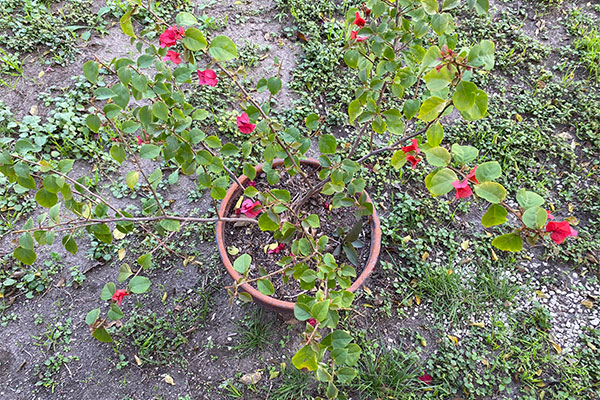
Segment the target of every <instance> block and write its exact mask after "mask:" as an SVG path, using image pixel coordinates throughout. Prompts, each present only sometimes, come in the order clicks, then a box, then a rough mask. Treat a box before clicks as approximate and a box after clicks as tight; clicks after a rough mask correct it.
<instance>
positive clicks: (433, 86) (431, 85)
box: [423, 67, 454, 92]
mask: <svg viewBox="0 0 600 400" xmlns="http://www.w3.org/2000/svg"><path fill="white" fill-rule="evenodd" d="M423 79H425V83H426V84H427V89H429V90H430V91H432V92H439V91H440V90H444V89H445V88H447V87H448V86H450V82H452V80H453V79H454V72H452V70H450V69H448V68H446V67H444V68H442V69H440V70H439V71H438V70H437V69H435V68H432V69H431V70H430V71H429V72H428V73H427V74H425V76H424V77H423Z"/></svg>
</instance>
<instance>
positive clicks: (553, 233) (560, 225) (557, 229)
mask: <svg viewBox="0 0 600 400" xmlns="http://www.w3.org/2000/svg"><path fill="white" fill-rule="evenodd" d="M546 232H550V239H552V240H553V241H554V243H556V244H561V243H562V242H564V241H565V239H566V238H568V237H569V236H573V237H575V236H577V231H576V230H575V229H573V228H571V226H570V225H569V222H568V221H560V222H548V224H547V225H546Z"/></svg>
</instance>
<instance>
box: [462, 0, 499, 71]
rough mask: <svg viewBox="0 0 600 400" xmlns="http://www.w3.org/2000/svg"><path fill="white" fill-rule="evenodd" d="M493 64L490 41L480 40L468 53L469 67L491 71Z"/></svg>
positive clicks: (492, 44) (492, 46)
mask: <svg viewBox="0 0 600 400" xmlns="http://www.w3.org/2000/svg"><path fill="white" fill-rule="evenodd" d="M469 1H470V0H469ZM494 62H495V60H494V42H492V41H490V40H482V41H481V42H480V43H479V44H476V45H475V46H473V47H472V48H471V50H470V51H469V58H468V64H469V65H470V66H473V67H483V68H484V69H487V70H491V69H492V68H494Z"/></svg>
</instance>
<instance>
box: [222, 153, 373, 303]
mask: <svg viewBox="0 0 600 400" xmlns="http://www.w3.org/2000/svg"><path fill="white" fill-rule="evenodd" d="M301 163H302V164H304V165H313V166H316V167H319V161H318V160H315V159H312V158H311V159H306V160H302V161H301ZM282 164H283V160H275V161H274V162H273V166H280V165H282ZM255 168H256V173H257V174H260V173H261V172H262V164H261V165H257V166H256V167H255ZM239 181H240V183H241V184H245V182H246V181H248V177H246V176H245V175H242V176H241V177H240V178H239ZM239 191H240V188H239V187H238V185H237V183H234V184H233V185H232V186H231V187H230V188H229V190H228V191H227V195H226V196H225V198H224V199H223V201H222V202H221V207H220V208H219V216H220V217H222V218H223V217H226V216H228V215H229V209H230V208H231V207H232V205H233V200H234V199H235V198H236V195H238V193H239ZM367 201H369V202H371V198H370V197H369V194H368V193H367ZM369 219H370V222H371V248H370V252H369V258H368V259H367V265H365V268H364V269H363V271H362V273H361V274H360V275H359V276H358V277H357V278H356V280H355V281H354V283H352V286H351V287H350V289H349V290H350V291H351V292H354V291H356V290H357V289H358V288H359V287H360V286H361V285H362V284H363V283H364V282H365V280H366V279H367V277H368V276H369V275H370V274H371V272H372V271H373V268H375V264H377V259H378V258H379V251H380V250H381V226H380V224H379V218H378V217H377V211H376V210H375V209H374V210H373V215H371V216H370V217H369ZM225 224H226V222H217V232H216V235H217V246H218V248H219V254H220V255H221V260H223V264H225V268H227V272H229V275H231V277H232V278H233V279H234V280H235V281H237V280H238V279H240V278H241V275H240V274H239V273H238V272H237V271H236V270H235V269H233V263H232V262H231V260H230V259H229V254H228V253H227V248H226V246H225ZM241 288H242V290H244V291H245V292H247V293H248V294H250V296H252V298H253V299H254V301H255V302H257V303H259V304H260V305H262V306H264V307H266V308H269V309H272V310H275V311H277V312H279V313H281V314H290V313H293V312H294V304H295V303H293V302H290V301H283V300H278V299H275V298H273V297H271V296H265V295H264V294H262V293H260V292H259V291H258V290H257V289H255V288H254V287H252V286H251V285H250V284H243V285H241Z"/></svg>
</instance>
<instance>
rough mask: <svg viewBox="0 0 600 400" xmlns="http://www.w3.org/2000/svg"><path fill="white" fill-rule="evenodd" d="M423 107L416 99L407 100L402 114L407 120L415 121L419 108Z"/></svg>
mask: <svg viewBox="0 0 600 400" xmlns="http://www.w3.org/2000/svg"><path fill="white" fill-rule="evenodd" d="M420 106H421V102H420V101H419V100H416V99H410V100H406V101H405V102H404V106H403V107H402V113H403V114H404V116H405V117H406V119H413V117H414V116H415V115H417V112H418V111H419V107H420Z"/></svg>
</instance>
